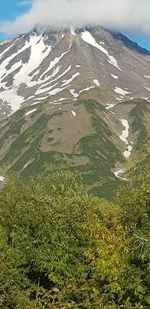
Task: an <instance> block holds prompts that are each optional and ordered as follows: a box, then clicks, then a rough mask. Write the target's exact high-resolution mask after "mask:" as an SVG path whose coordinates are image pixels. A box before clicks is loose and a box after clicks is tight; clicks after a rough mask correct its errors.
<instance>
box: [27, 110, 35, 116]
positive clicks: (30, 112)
mask: <svg viewBox="0 0 150 309" xmlns="http://www.w3.org/2000/svg"><path fill="white" fill-rule="evenodd" d="M36 110H37V109H36V108H35V109H32V110H31V111H29V112H27V113H26V114H25V116H29V115H30V114H32V113H34V112H35V111H36Z"/></svg>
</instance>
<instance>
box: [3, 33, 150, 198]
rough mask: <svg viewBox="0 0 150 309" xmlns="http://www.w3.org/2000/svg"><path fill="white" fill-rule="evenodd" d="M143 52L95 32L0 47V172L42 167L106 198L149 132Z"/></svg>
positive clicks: (146, 55)
mask: <svg viewBox="0 0 150 309" xmlns="http://www.w3.org/2000/svg"><path fill="white" fill-rule="evenodd" d="M149 81H150V52H148V51H146V50H145V49H142V48H141V47H139V46H138V45H137V44H136V43H134V42H132V41H130V40H129V39H128V38H126V37H125V36H123V35H122V34H120V33H115V32H113V31H108V30H106V29H103V28H101V27H94V28H86V29H76V30H75V31H73V30H72V31H70V30H68V31H67V30H65V31H59V32H56V31H55V32H54V31H50V30H43V29H34V31H32V32H30V33H28V34H24V35H20V36H19V37H17V38H15V39H11V40H7V41H2V42H1V45H0V84H1V85H0V117H1V121H0V175H2V176H1V177H3V176H5V174H7V172H8V171H12V170H13V171H17V172H19V173H20V174H21V175H22V176H23V177H29V176H30V175H33V174H35V173H37V172H39V171H40V170H41V169H42V167H43V165H44V164H45V163H48V164H50V165H51V166H57V167H61V168H64V169H66V168H67V169H68V168H69V169H71V170H75V171H79V172H80V173H81V174H82V177H83V180H84V182H85V183H86V184H87V186H88V188H89V190H90V192H92V193H94V194H100V195H101V196H106V195H107V196H112V194H113V192H114V190H115V189H116V187H117V186H118V184H119V183H120V181H125V180H126V177H125V175H124V174H125V169H126V168H127V166H128V165H129V166H130V164H131V162H132V161H133V162H134V157H135V156H136V153H137V152H138V151H139V149H140V148H141V147H143V145H145V144H146V143H147V139H148V137H149V135H150V104H149V100H150V83H149Z"/></svg>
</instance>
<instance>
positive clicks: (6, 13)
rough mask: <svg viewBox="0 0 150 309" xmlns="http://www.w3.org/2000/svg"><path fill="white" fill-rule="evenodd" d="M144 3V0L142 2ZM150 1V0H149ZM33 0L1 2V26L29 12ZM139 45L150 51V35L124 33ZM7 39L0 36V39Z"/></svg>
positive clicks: (1, 0)
mask: <svg viewBox="0 0 150 309" xmlns="http://www.w3.org/2000/svg"><path fill="white" fill-rule="evenodd" d="M141 1H142V0H141ZM149 1H150V0H149ZM31 2H32V0H0V24H1V23H3V22H4V21H12V20H15V19H16V18H17V17H18V16H20V15H22V14H23V13H24V12H27V11H29V8H30V6H31ZM124 34H125V35H127V36H128V37H129V38H131V39H132V40H133V41H135V42H138V43H139V45H141V46H143V47H145V48H147V49H148V50H150V35H149V36H148V35H147V36H146V35H145V36H144V35H137V34H136V33H124ZM3 38H5V36H4V35H2V34H0V39H3Z"/></svg>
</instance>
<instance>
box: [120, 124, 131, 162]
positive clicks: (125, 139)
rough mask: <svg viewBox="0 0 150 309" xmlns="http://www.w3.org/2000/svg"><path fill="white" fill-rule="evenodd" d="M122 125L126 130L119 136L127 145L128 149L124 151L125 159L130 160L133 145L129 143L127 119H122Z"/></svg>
mask: <svg viewBox="0 0 150 309" xmlns="http://www.w3.org/2000/svg"><path fill="white" fill-rule="evenodd" d="M121 123H122V125H123V126H124V128H125V129H124V130H123V131H122V134H121V135H120V136H119V137H120V139H121V141H122V142H123V143H124V144H125V145H126V147H127V149H126V151H124V153H123V155H124V156H125V158H129V157H130V155H131V151H132V148H133V147H132V146H131V143H129V142H128V139H127V138H128V136H129V123H128V120H126V119H121Z"/></svg>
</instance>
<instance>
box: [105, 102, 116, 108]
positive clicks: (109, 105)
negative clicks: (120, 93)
mask: <svg viewBox="0 0 150 309" xmlns="http://www.w3.org/2000/svg"><path fill="white" fill-rule="evenodd" d="M114 106H115V104H109V103H107V106H106V107H105V109H110V108H112V107H114Z"/></svg>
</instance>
